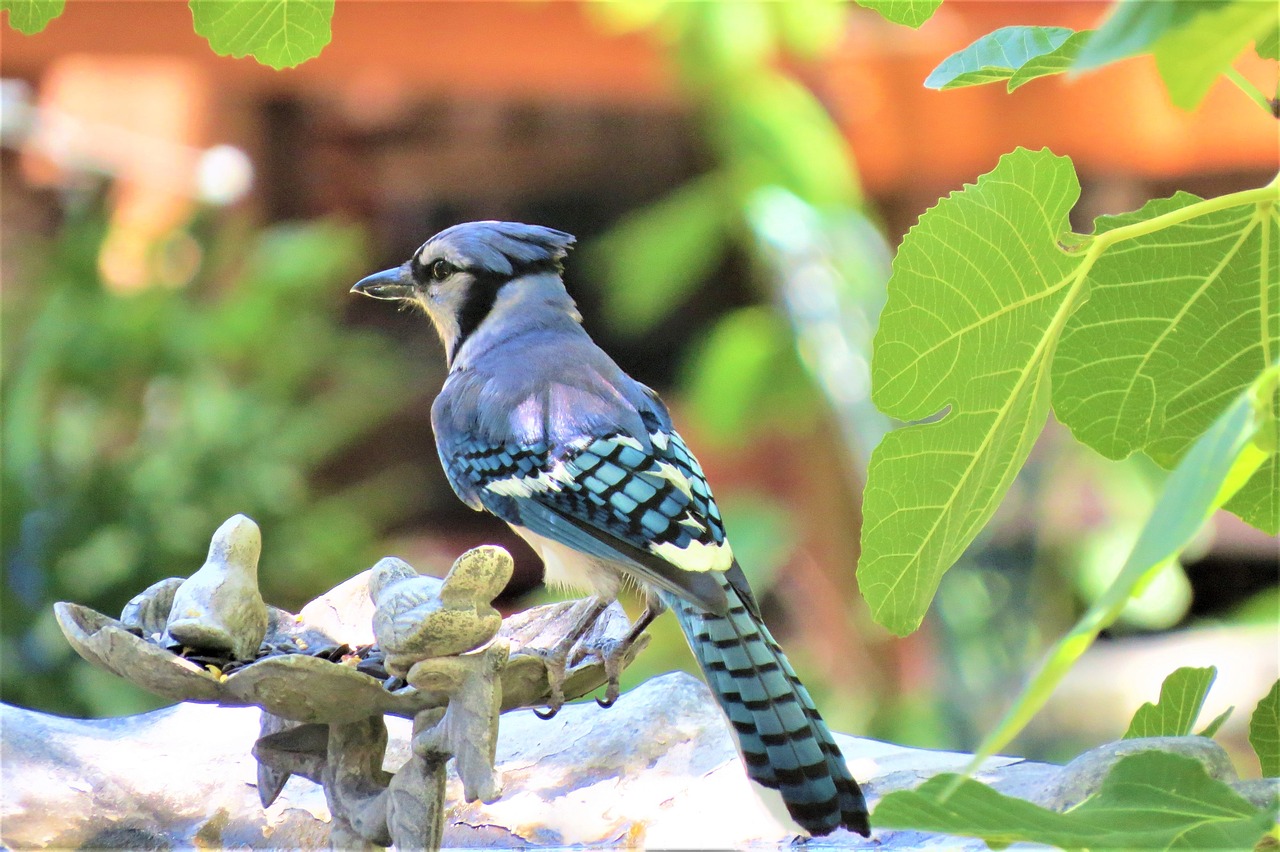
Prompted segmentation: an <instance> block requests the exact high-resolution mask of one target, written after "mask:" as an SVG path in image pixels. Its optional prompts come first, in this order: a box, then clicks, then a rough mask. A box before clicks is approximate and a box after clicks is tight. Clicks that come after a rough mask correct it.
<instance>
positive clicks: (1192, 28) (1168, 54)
mask: <svg viewBox="0 0 1280 852" xmlns="http://www.w3.org/2000/svg"><path fill="white" fill-rule="evenodd" d="M1278 20H1280V5H1277V4H1276V3H1270V2H1263V3H1258V2H1253V0H1245V2H1238V3H1235V4H1233V5H1230V6H1226V7H1224V8H1222V9H1216V10H1213V11H1211V12H1207V13H1205V14H1203V15H1199V16H1198V17H1196V18H1195V19H1194V20H1193V21H1191V23H1189V24H1187V25H1186V26H1184V27H1182V28H1180V29H1178V30H1174V31H1172V32H1170V33H1167V34H1166V35H1165V36H1164V37H1163V38H1161V39H1160V41H1158V42H1156V45H1155V50H1154V51H1153V52H1154V53H1155V57H1156V67H1157V68H1158V69H1159V70H1160V76H1161V77H1162V78H1164V84H1165V87H1166V88H1167V89H1168V90H1169V97H1170V99H1171V100H1172V101H1173V102H1174V104H1176V105H1177V106H1179V107H1182V108H1183V109H1195V107H1196V105H1197V104H1199V103H1200V101H1201V100H1203V99H1204V96H1205V95H1206V94H1207V93H1208V91H1209V87H1210V86H1212V85H1213V83H1214V81H1215V80H1217V79H1218V78H1219V77H1220V76H1222V74H1223V72H1225V71H1226V70H1227V69H1228V68H1230V67H1231V63H1232V62H1233V61H1235V59H1236V57H1238V56H1239V55H1240V54H1241V53H1242V52H1243V51H1244V50H1245V48H1247V47H1248V46H1249V45H1250V44H1251V43H1253V42H1255V41H1257V40H1258V39H1261V38H1264V37H1265V36H1266V35H1267V34H1268V33H1270V32H1271V31H1272V30H1274V29H1275V27H1276V23H1277V21H1278Z"/></svg>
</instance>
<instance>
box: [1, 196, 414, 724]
mask: <svg viewBox="0 0 1280 852" xmlns="http://www.w3.org/2000/svg"><path fill="white" fill-rule="evenodd" d="M103 230H104V219H103V218H102V216H101V215H100V213H99V211H97V210H96V209H90V208H88V207H86V208H84V209H80V210H78V211H74V212H73V213H71V214H70V216H69V219H68V221H67V222H66V224H65V227H64V228H63V230H62V233H61V235H60V236H59V237H58V239H57V241H56V242H55V243H54V244H52V245H50V246H48V247H47V248H37V249H36V250H35V251H33V252H32V254H40V255H45V254H47V266H46V268H43V269H40V270H39V271H38V274H35V275H33V276H32V277H31V280H26V281H22V282H20V283H11V284H10V285H9V286H8V287H6V288H5V294H4V295H5V302H4V321H5V329H4V331H5V333H4V361H3V373H2V374H0V392H2V393H3V401H4V408H5V418H4V426H3V450H4V459H5V464H4V470H3V510H2V512H0V522H2V524H3V526H2V529H3V545H4V548H3V554H4V557H3V558H4V584H5V594H4V596H3V616H4V618H3V642H4V659H5V665H4V668H3V675H2V678H0V688H2V689H3V697H4V700H5V701H9V702H15V703H18V704H23V705H27V706H32V707H38V708H43V709H50V710H57V711H58V712H62V713H90V714H103V713H108V712H121V711H124V710H129V709H137V708H138V707H141V706H147V705H153V704H154V700H150V701H148V700H146V699H143V698H140V697H138V696H137V695H128V694H124V693H123V692H118V691H113V690H112V689H111V688H110V687H107V686H106V684H105V683H104V679H102V678H95V677H93V676H92V675H90V674H88V673H87V672H85V671H84V669H85V668H87V664H83V663H81V662H80V661H79V660H78V658H76V657H75V655H74V653H73V652H72V651H71V649H70V648H69V647H68V646H67V644H66V643H65V641H63V639H62V637H61V635H60V634H59V633H58V631H57V629H56V626H55V625H54V622H53V617H52V612H51V609H50V605H51V604H52V603H53V602H54V601H56V600H75V601H77V602H79V603H83V604H87V605H89V606H92V607H94V608H96V609H99V610H101V611H103V612H107V613H117V612H119V611H120V608H121V606H122V605H123V604H124V603H125V602H126V601H127V600H128V599H129V598H130V597H131V596H132V595H134V594H136V593H138V592H139V591H141V590H142V589H143V588H144V587H146V586H147V585H149V584H150V583H152V582H154V581H155V580H158V579H161V578H164V577H169V576H186V575H188V574H190V573H191V572H192V571H194V570H195V569H196V568H198V567H199V566H200V565H201V563H202V562H203V560H204V556H205V551H206V550H207V548H208V543H209V537H210V536H211V535H212V533H213V531H214V529H215V528H216V527H217V526H218V525H219V524H220V523H221V522H222V521H223V520H225V519H226V518H228V517H230V516H231V515H232V514H235V513H236V512H244V513H245V514H248V515H250V516H251V517H253V518H254V519H255V520H256V521H257V522H258V523H259V524H260V525H261V526H262V528H263V533H264V536H263V538H264V552H263V570H262V572H261V581H262V587H263V591H264V594H265V595H266V597H267V599H268V600H270V601H272V602H273V603H275V604H277V605H280V606H285V607H290V606H295V607H296V606H297V605H298V604H299V603H301V602H304V601H305V600H306V599H307V598H308V597H309V596H310V595H311V594H313V593H316V592H319V591H322V590H323V589H325V588H328V587H329V586H330V585H333V584H334V583H336V582H337V581H339V580H341V579H343V578H345V577H347V576H349V575H351V574H354V573H356V572H357V571H359V570H362V569H363V568H365V567H367V564H368V561H369V557H370V556H371V555H372V553H371V547H372V545H373V543H374V542H375V540H376V539H377V537H378V536H379V534H380V533H381V532H382V530H383V529H384V528H385V527H386V525H387V524H388V523H389V522H390V521H392V520H394V519H395V518H397V517H398V516H400V515H401V513H403V511H404V508H403V507H404V502H403V501H402V500H401V499H400V497H399V495H402V494H404V493H406V491H407V489H411V488H413V487H414V485H415V482H416V479H415V478H414V476H413V474H411V473H410V472H409V471H408V470H407V469H402V468H394V469H387V470H383V471H369V472H365V471H361V472H359V474H357V477H358V478H356V479H354V481H346V482H334V481H325V482H323V483H322V484H318V483H317V474H319V473H321V472H323V471H324V469H325V467H326V465H327V464H330V463H332V462H333V461H334V460H335V459H336V458H337V457H338V456H339V455H340V454H341V453H342V451H343V449H344V448H345V447H347V446H349V445H350V444H351V443H352V442H354V441H355V440H356V439H357V438H359V437H360V436H361V435H362V434H365V433H367V432H368V431H369V430H371V429H372V428H373V427H374V426H375V425H376V424H378V423H379V422H381V421H382V420H384V419H385V418H386V416H387V415H388V414H389V413H391V412H393V411H396V410H398V409H399V408H400V407H401V406H402V405H403V404H404V403H405V402H406V396H405V393H406V391H405V390H404V389H403V387H402V385H401V384H400V383H398V382H397V373H398V372H399V371H400V370H401V369H402V367H401V365H400V363H399V361H398V359H397V356H396V354H395V353H394V352H393V350H392V348H391V346H390V345H389V344H388V342H386V341H385V340H383V339H382V338H381V337H380V336H379V335H377V334H372V333H367V332H359V331H351V330H347V329H344V328H342V327H341V326H340V325H339V317H340V314H341V310H342V305H343V301H342V300H343V299H344V297H345V295H346V291H347V287H346V284H347V282H348V281H350V280H353V277H354V275H355V271H356V269H357V268H358V267H359V260H360V257H361V239H360V236H359V234H358V233H357V232H356V231H354V230H352V229H350V228H345V227H340V226H337V225H334V224H327V223H318V224H313V225H306V226H294V227H279V228H274V229H272V230H269V231H267V232H265V233H263V234H261V235H259V236H258V237H256V238H255V239H252V240H250V241H249V245H247V246H246V247H245V248H244V251H243V261H242V268H241V269H240V270H239V271H238V273H237V274H236V275H235V276H234V278H233V280H224V279H225V277H226V276H222V275H218V274H215V273H210V274H208V275H207V276H203V277H201V278H199V279H198V280H196V281H194V282H192V283H191V284H190V285H189V286H186V287H183V288H179V289H171V288H160V287H153V288H150V289H146V290H144V291H141V292H136V293H129V294H118V293H114V292H111V291H109V290H108V289H105V288H104V287H103V285H102V283H101V282H100V279H99V276H98V272H97V262H98V249H99V245H100V244H101V241H102V238H103ZM211 242H214V243H216V240H214V241H211ZM28 248H31V247H28ZM213 248H216V246H214V247H213ZM221 248H222V249H224V250H228V249H230V250H235V251H239V246H238V245H224V246H222V247H221ZM214 253H215V254H216V253H217V252H216V251H215V252H214ZM205 256H206V257H207V256H209V252H206V253H205ZM331 478H332V477H331ZM119 689H120V690H123V689H125V687H123V686H121V687H119Z"/></svg>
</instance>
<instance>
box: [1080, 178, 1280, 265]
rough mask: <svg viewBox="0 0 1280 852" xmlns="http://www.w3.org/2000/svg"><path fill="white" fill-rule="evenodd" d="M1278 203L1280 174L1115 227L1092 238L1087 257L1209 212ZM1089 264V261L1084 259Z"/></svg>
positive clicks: (1279, 198)
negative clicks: (1251, 186)
mask: <svg viewBox="0 0 1280 852" xmlns="http://www.w3.org/2000/svg"><path fill="white" fill-rule="evenodd" d="M1277 200H1280V174H1278V175H1276V177H1275V179H1274V180H1272V181H1271V183H1269V184H1267V185H1266V186H1260V187H1258V188H1257V189H1246V190H1242V191H1241V192H1232V193H1229V194H1227V195H1219V196H1218V197H1217V198H1206V199H1204V200H1203V201H1197V202H1196V203H1195V204H1188V205H1187V206H1186V207H1181V208H1179V209H1177V210H1171V211H1169V212H1168V213H1165V214H1163V215H1160V216H1156V217H1154V218H1152V219H1146V220H1144V221H1142V222H1134V223H1133V224H1132V225H1125V226H1124V227H1121V228H1116V229H1115V230H1114V231H1107V232H1106V233H1104V234H1099V235H1098V236H1097V237H1095V238H1094V239H1093V241H1092V242H1091V243H1090V245H1089V254H1090V255H1093V256H1094V257H1095V258H1096V256H1097V255H1101V254H1102V253H1103V252H1104V251H1106V250H1107V249H1109V248H1111V247H1112V246H1113V245H1115V244H1116V243H1122V242H1124V241H1125V240H1131V239H1133V238H1134V237H1145V236H1147V235H1148V234H1154V233H1156V232H1157V231H1163V230H1164V229H1165V228H1170V227H1172V226H1174V225H1178V224H1181V223H1183V222H1186V221H1188V220H1190V219H1194V218H1196V217H1197V216H1204V215H1206V214H1208V213H1216V212H1218V211H1219V210H1229V209H1230V208H1232V207H1243V206H1245V205H1248V204H1265V203H1267V202H1275V201H1277ZM1086 262H1088V260H1086Z"/></svg>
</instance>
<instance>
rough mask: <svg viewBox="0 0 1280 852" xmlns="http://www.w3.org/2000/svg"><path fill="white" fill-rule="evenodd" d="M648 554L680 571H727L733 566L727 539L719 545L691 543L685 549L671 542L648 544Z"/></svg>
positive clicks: (713, 543)
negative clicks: (657, 557) (659, 558)
mask: <svg viewBox="0 0 1280 852" xmlns="http://www.w3.org/2000/svg"><path fill="white" fill-rule="evenodd" d="M649 552H650V553H652V554H654V555H655V556H660V557H662V558H663V559H665V560H667V561H668V562H670V563H671V564H672V565H674V566H676V567H677V568H679V569H681V570H682V571H728V570H729V568H730V566H732V565H733V549H732V548H730V547H729V542H728V540H727V539H726V540H725V541H722V542H720V543H719V544H716V543H715V542H711V543H707V544H704V543H703V542H700V541H691V542H689V544H688V546H687V547H677V546H676V545H674V544H672V543H671V542H663V543H662V544H650V545H649Z"/></svg>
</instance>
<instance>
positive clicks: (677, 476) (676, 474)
mask: <svg viewBox="0 0 1280 852" xmlns="http://www.w3.org/2000/svg"><path fill="white" fill-rule="evenodd" d="M654 466H655V467H656V468H657V470H652V469H650V470H646V471H645V473H646V474H648V475H649V476H653V477H656V478H659V479H665V480H666V481H667V482H670V483H671V484H672V485H674V486H675V487H676V488H677V489H678V490H680V491H681V492H683V493H684V496H686V497H688V498H689V501H690V502H692V501H693V485H692V484H691V483H690V482H689V477H687V476H685V475H684V474H683V473H681V472H680V471H679V469H678V468H676V466H675V465H673V464H669V463H667V462H664V461H659V462H655V463H654Z"/></svg>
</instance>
